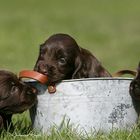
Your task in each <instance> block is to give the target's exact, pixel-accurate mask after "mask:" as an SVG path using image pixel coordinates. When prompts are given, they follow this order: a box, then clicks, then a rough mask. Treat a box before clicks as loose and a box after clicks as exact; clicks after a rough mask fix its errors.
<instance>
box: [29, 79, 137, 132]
mask: <svg viewBox="0 0 140 140" xmlns="http://www.w3.org/2000/svg"><path fill="white" fill-rule="evenodd" d="M131 80H132V79H131V78H87V79H75V80H64V81H62V82H61V83H59V84H58V85H56V93H54V94H49V93H48V91H47V86H45V85H41V84H39V83H33V85H34V86H35V87H36V88H38V90H39V94H38V104H37V105H36V107H34V108H32V109H31V110H30V114H31V119H32V123H33V128H35V129H37V130H40V131H41V132H43V133H44V132H49V131H50V129H51V128H52V127H53V126H54V125H55V126H58V127H59V126H60V124H61V123H62V121H63V119H64V118H65V119H66V120H69V121H70V123H71V124H73V125H74V126H79V127H78V129H79V130H81V129H83V130H85V131H86V132H90V131H91V129H93V130H96V131H98V130H101V131H105V132H107V131H110V130H112V129H114V128H115V129H116V128H117V129H131V128H132V127H133V126H134V125H136V123H137V120H138V110H137V109H136V107H135V103H134V102H133V100H132V98H131V96H130V94H129V85H130V82H131Z"/></svg>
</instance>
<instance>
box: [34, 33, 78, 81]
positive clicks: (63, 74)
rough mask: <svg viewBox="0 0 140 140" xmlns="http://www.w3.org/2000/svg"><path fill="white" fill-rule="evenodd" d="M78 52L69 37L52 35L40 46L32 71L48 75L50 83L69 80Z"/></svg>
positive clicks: (75, 44) (74, 43) (74, 42)
mask: <svg viewBox="0 0 140 140" xmlns="http://www.w3.org/2000/svg"><path fill="white" fill-rule="evenodd" d="M79 52H80V49H79V47H78V45H77V43H76V41H75V40H74V39H73V38H72V37H70V36H69V35H66V34H55V35H52V36H51V37H50V38H49V39H48V40H47V41H46V42H45V43H44V44H42V45H41V46H40V53H39V57H38V60H37V62H36V65H35V68H34V70H36V71H39V72H41V73H43V74H46V75H48V81H49V82H50V83H56V82H59V81H60V80H63V79H70V78H71V77H72V74H73V72H74V70H75V59H76V57H77V55H78V54H79Z"/></svg>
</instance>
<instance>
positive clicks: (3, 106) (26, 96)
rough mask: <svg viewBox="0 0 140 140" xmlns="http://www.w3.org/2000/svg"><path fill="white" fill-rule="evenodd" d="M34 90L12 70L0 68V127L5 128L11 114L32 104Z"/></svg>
mask: <svg viewBox="0 0 140 140" xmlns="http://www.w3.org/2000/svg"><path fill="white" fill-rule="evenodd" d="M35 92H36V91H35V90H33V89H32V87H30V86H29V85H27V84H25V83H24V82H22V81H20V80H19V79H18V78H17V76H16V75H15V74H13V73H12V72H9V71H5V70H0V128H3V127H4V128H5V129H7V127H8V125H9V124H10V123H11V117H12V114H14V113H21V112H23V111H25V110H26V109H28V108H30V107H32V106H33V105H34V103H35V102H36V100H37V97H36V93H35Z"/></svg>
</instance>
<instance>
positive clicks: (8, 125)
mask: <svg viewBox="0 0 140 140" xmlns="http://www.w3.org/2000/svg"><path fill="white" fill-rule="evenodd" d="M2 118H3V125H4V129H5V130H12V129H13V124H12V120H11V119H12V114H8V115H6V114H3V115H2Z"/></svg>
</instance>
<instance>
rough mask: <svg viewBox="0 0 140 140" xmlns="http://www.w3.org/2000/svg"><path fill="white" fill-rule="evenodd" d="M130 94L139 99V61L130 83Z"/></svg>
mask: <svg viewBox="0 0 140 140" xmlns="http://www.w3.org/2000/svg"><path fill="white" fill-rule="evenodd" d="M130 94H131V96H132V97H134V98H135V99H138V100H140V63H139V65H138V68H137V75H136V77H135V78H134V79H133V80H132V82H131V84H130Z"/></svg>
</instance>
